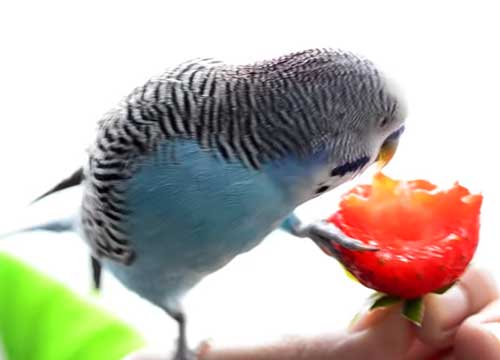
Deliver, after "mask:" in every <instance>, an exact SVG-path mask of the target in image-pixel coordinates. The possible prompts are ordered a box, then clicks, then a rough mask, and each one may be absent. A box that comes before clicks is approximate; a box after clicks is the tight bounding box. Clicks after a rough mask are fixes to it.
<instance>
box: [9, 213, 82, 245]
mask: <svg viewBox="0 0 500 360" xmlns="http://www.w3.org/2000/svg"><path fill="white" fill-rule="evenodd" d="M32 231H50V232H57V233H59V232H65V231H75V218H74V216H71V217H68V218H62V219H54V220H50V221H46V222H42V223H38V224H30V225H24V226H22V225H21V226H17V227H15V226H14V227H13V228H12V229H9V230H6V231H2V233H0V240H2V239H5V238H8V237H11V236H14V235H17V234H21V233H26V232H32Z"/></svg>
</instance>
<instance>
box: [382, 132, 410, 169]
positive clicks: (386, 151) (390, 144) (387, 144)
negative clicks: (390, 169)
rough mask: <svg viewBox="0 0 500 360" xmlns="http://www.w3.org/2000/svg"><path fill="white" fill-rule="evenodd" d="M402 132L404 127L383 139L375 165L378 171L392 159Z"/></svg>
mask: <svg viewBox="0 0 500 360" xmlns="http://www.w3.org/2000/svg"><path fill="white" fill-rule="evenodd" d="M403 132H404V126H401V127H400V128H399V129H398V130H396V131H394V132H393V133H392V134H391V135H389V136H388V137H387V139H385V141H384V143H383V144H382V147H381V148H380V152H379V153H378V156H377V160H376V162H377V165H378V166H379V168H380V169H382V168H383V167H384V166H386V165H387V164H388V163H389V161H391V159H392V158H393V156H394V154H395V153H396V150H397V148H398V143H399V137H400V136H401V134H402V133H403Z"/></svg>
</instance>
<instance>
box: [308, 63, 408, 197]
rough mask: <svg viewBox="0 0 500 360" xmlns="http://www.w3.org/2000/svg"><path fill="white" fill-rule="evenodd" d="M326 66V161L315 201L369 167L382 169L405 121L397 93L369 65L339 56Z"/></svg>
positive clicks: (373, 66)
mask: <svg viewBox="0 0 500 360" xmlns="http://www.w3.org/2000/svg"><path fill="white" fill-rule="evenodd" d="M330 66H331V69H330V82H329V88H328V89H329V92H330V94H331V98H332V99H333V101H331V103H330V105H329V106H325V108H326V109H327V111H328V113H327V114H328V115H327V118H328V124H329V125H327V126H329V127H330V129H331V130H330V131H329V132H327V134H328V136H327V138H326V140H325V141H326V143H327V144H328V148H329V149H330V158H329V161H328V164H327V168H326V169H324V172H323V175H322V176H321V178H320V179H319V181H318V182H317V184H316V186H317V187H316V189H315V193H316V195H319V194H320V193H322V192H325V191H327V190H329V189H332V188H334V187H335V186H337V185H339V184H341V183H343V182H345V181H347V180H350V179H352V178H353V177H354V176H356V175H358V174H360V173H361V172H362V171H364V170H365V169H366V168H367V167H369V166H370V165H372V164H374V163H377V164H378V165H379V166H380V167H383V166H385V165H386V164H387V163H388V162H389V161H390V160H391V159H392V157H393V156H394V154H395V152H396V149H397V146H398V142H399V138H400V136H401V134H402V133H403V131H404V127H405V120H406V116H407V110H406V103H405V100H404V98H403V96H402V93H401V91H400V89H399V88H398V87H397V86H396V84H395V83H394V81H393V80H391V79H390V78H388V77H387V76H386V75H385V74H383V73H382V72H381V71H380V70H379V69H378V68H376V67H375V65H374V64H373V63H372V62H370V61H369V60H366V59H363V58H360V57H358V56H356V55H353V54H350V53H341V55H336V56H335V57H333V60H332V61H331V64H330ZM323 91H324V90H323Z"/></svg>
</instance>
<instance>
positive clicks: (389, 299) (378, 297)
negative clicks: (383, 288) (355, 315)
mask: <svg viewBox="0 0 500 360" xmlns="http://www.w3.org/2000/svg"><path fill="white" fill-rule="evenodd" d="M369 301H370V303H371V305H370V310H373V309H376V308H379V307H386V306H391V305H394V304H397V303H399V302H400V301H401V298H399V297H397V296H392V295H387V294H384V293H379V292H377V293H375V294H373V295H372V296H370V300H369Z"/></svg>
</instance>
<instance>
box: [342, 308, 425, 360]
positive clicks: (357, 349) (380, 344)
mask: <svg viewBox="0 0 500 360" xmlns="http://www.w3.org/2000/svg"><path fill="white" fill-rule="evenodd" d="M414 339H415V337H414V329H413V327H412V326H411V324H410V322H409V321H407V320H406V319H404V318H403V317H402V316H401V305H394V306H391V307H387V308H379V309H375V310H372V311H370V312H368V313H367V314H365V315H363V316H361V318H360V319H359V320H357V321H356V323H355V324H353V325H352V326H351V328H350V333H349V334H348V335H347V337H346V341H344V342H343V343H342V344H341V345H340V346H339V348H338V355H337V356H339V359H365V358H366V359H370V360H379V359H380V360H392V359H394V360H396V359H397V360H401V359H403V358H404V356H405V355H406V354H407V353H408V351H409V349H410V347H411V345H412V343H413V341H414Z"/></svg>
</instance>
